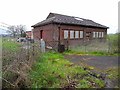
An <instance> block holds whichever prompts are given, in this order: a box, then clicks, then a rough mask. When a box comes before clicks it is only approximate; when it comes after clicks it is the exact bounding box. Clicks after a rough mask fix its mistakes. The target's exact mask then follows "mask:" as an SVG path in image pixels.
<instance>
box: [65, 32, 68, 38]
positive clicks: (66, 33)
mask: <svg viewBox="0 0 120 90" xmlns="http://www.w3.org/2000/svg"><path fill="white" fill-rule="evenodd" d="M67 38H68V31H67V30H64V39H67Z"/></svg>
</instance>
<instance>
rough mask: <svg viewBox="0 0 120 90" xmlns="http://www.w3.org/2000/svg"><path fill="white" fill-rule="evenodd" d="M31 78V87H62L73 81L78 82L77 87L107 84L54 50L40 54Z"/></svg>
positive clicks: (31, 72) (30, 75) (30, 74)
mask: <svg viewBox="0 0 120 90" xmlns="http://www.w3.org/2000/svg"><path fill="white" fill-rule="evenodd" d="M29 78H30V81H31V87H30V88H41V87H43V88H46V87H47V88H62V87H65V86H69V85H70V83H71V82H76V83H77V85H76V87H77V88H86V87H103V86H104V85H105V83H104V82H103V81H102V80H101V79H98V78H95V77H92V76H90V75H89V72H88V71H87V70H84V69H83V68H82V67H80V66H77V65H74V64H73V63H70V62H69V61H68V60H65V59H64V57H63V55H62V54H59V53H53V52H47V53H44V54H42V55H41V56H40V58H39V59H38V60H37V62H36V63H35V64H34V65H33V67H32V70H31V71H30V73H29ZM88 78H91V79H93V81H92V80H91V79H88ZM92 83H94V84H95V85H93V84H92ZM101 83H102V84H101Z"/></svg>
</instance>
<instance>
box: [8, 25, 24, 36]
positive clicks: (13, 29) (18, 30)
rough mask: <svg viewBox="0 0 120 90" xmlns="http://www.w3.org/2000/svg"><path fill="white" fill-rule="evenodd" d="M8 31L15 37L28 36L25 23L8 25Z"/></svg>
mask: <svg viewBox="0 0 120 90" xmlns="http://www.w3.org/2000/svg"><path fill="white" fill-rule="evenodd" d="M7 32H8V33H10V34H11V35H12V36H13V37H14V38H15V37H16V36H20V37H25V36H26V33H25V32H26V28H25V25H16V26H15V25H12V26H10V27H8V31H7Z"/></svg>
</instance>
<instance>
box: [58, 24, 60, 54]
mask: <svg viewBox="0 0 120 90" xmlns="http://www.w3.org/2000/svg"><path fill="white" fill-rule="evenodd" d="M58 31H59V36H58V52H59V51H60V25H59V26H58Z"/></svg>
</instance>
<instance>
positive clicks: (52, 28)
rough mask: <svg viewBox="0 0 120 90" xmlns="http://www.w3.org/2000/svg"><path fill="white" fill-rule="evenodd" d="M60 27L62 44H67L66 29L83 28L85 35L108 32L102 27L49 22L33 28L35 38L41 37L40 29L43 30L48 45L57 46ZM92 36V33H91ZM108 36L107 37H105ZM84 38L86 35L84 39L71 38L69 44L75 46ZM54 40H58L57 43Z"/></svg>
mask: <svg viewBox="0 0 120 90" xmlns="http://www.w3.org/2000/svg"><path fill="white" fill-rule="evenodd" d="M58 27H60V40H61V41H60V42H61V44H64V45H65V44H66V40H64V30H68V29H69V30H83V31H84V36H85V34H86V32H93V31H97V32H105V35H106V34H107V30H106V29H102V28H88V27H82V26H71V25H57V24H49V25H45V26H41V27H36V28H34V29H33V37H34V39H40V37H41V36H40V31H41V30H43V39H44V40H45V41H46V42H49V43H48V45H50V46H53V47H54V46H55V45H57V44H58V37H59V29H58ZM91 36H92V33H91ZM105 38H106V37H105ZM91 39H92V38H91ZM83 40H86V37H84V38H83V39H73V40H69V45H71V46H74V45H80V44H81V43H83ZM53 41H56V42H55V43H54V42H53ZM55 47H57V46H55Z"/></svg>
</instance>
